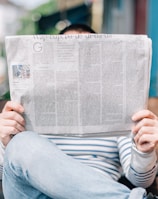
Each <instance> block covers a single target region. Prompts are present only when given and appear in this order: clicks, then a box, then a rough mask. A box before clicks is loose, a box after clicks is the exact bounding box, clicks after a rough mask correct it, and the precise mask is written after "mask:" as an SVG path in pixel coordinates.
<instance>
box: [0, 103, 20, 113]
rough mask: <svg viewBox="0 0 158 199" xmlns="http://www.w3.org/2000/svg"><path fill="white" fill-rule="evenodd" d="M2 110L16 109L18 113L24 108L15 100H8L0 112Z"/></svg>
mask: <svg viewBox="0 0 158 199" xmlns="http://www.w3.org/2000/svg"><path fill="white" fill-rule="evenodd" d="M4 111H16V112H18V113H23V112H24V108H23V106H22V105H20V104H19V103H17V102H13V101H9V102H7V103H6V104H5V106H4V108H3V110H2V112H4Z"/></svg>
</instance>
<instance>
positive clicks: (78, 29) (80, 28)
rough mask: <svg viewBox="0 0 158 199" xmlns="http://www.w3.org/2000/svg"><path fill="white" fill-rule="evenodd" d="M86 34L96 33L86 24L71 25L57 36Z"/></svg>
mask: <svg viewBox="0 0 158 199" xmlns="http://www.w3.org/2000/svg"><path fill="white" fill-rule="evenodd" d="M86 33H96V32H95V31H94V30H93V29H92V28H90V27H89V26H88V25H86V24H71V25H70V26H67V27H66V28H64V29H63V30H61V31H60V33H59V34H86Z"/></svg>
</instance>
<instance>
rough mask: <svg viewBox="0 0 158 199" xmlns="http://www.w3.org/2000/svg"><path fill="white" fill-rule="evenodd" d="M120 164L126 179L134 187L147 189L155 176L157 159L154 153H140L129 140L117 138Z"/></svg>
mask: <svg viewBox="0 0 158 199" xmlns="http://www.w3.org/2000/svg"><path fill="white" fill-rule="evenodd" d="M118 147H119V153H120V162H121V164H122V168H123V171H124V174H125V176H126V177H127V179H128V180H129V181H130V182H131V183H132V184H133V185H135V186H139V187H143V188H147V187H149V186H150V185H151V184H152V183H153V181H154V179H155V176H156V172H157V164H156V162H157V157H156V153H155V151H153V152H151V153H142V152H140V151H138V150H137V149H136V147H135V145H134V144H132V139H131V138H126V137H121V138H118Z"/></svg>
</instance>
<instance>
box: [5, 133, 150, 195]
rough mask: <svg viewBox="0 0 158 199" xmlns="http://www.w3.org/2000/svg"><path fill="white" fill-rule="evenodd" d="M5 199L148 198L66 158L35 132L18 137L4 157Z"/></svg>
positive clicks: (140, 192) (136, 190)
mask: <svg viewBox="0 0 158 199" xmlns="http://www.w3.org/2000/svg"><path fill="white" fill-rule="evenodd" d="M3 192H4V196H5V199H49V198H53V199H89V198H90V199H109V198H110V199H116V198H119V199H133V198H137V199H145V198H146V197H145V195H146V191H145V189H143V188H135V189H133V190H132V191H131V190H130V189H128V188H127V187H126V186H124V185H123V184H120V183H118V182H115V181H114V180H112V179H110V178H108V177H106V176H104V175H103V174H101V173H100V172H98V171H96V170H95V169H93V168H91V167H89V166H86V165H84V164H82V163H80V162H79V161H78V160H75V159H73V158H72V157H70V156H68V155H66V154H65V153H64V152H63V151H61V150H60V149H58V147H57V146H56V145H55V144H53V143H52V142H51V141H49V140H48V139H45V138H42V137H41V136H39V135H37V134H36V133H33V132H23V133H20V134H18V135H16V136H15V137H14V138H13V139H12V140H11V141H10V143H9V144H8V146H7V148H6V153H5V157H4V171H3Z"/></svg>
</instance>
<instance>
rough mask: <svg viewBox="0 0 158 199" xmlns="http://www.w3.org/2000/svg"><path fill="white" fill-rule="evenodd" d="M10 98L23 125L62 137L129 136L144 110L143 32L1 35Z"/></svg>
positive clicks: (146, 44) (146, 53) (146, 50)
mask: <svg viewBox="0 0 158 199" xmlns="http://www.w3.org/2000/svg"><path fill="white" fill-rule="evenodd" d="M6 54H7V61H8V72H9V82H10V94H11V99H12V100H13V101H16V102H19V103H21V104H22V105H23V106H24V108H25V114H24V117H25V120H26V129H27V130H33V131H36V132H38V133H39V134H54V135H64V136H120V135H128V134H129V133H130V131H131V127H132V125H133V123H132V120H131V116H132V115H133V114H134V113H135V112H136V111H139V110H141V109H144V108H146V104H147V99H148V90H149V79H150V67H151V40H150V39H149V38H148V37H147V36H145V35H110V34H109V35H107V34H79V35H27V36H9V37H6Z"/></svg>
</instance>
